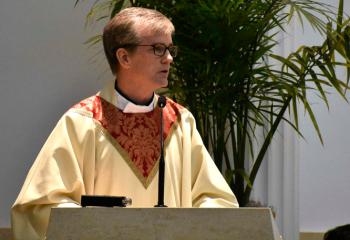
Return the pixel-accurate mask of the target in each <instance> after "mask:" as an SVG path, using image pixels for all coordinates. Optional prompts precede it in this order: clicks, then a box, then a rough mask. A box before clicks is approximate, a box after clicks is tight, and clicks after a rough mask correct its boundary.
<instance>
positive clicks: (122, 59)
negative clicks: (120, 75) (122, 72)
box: [115, 48, 131, 68]
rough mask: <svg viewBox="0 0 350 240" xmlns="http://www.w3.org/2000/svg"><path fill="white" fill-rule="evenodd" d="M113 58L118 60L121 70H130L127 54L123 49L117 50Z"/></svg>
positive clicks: (129, 60)
mask: <svg viewBox="0 0 350 240" xmlns="http://www.w3.org/2000/svg"><path fill="white" fill-rule="evenodd" d="M115 56H116V58H117V59H118V62H119V65H120V66H121V67H123V68H130V64H131V59H130V55H129V52H128V51H127V50H126V49H124V48H119V49H118V50H117V51H116V52H115Z"/></svg>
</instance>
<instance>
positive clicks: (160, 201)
mask: <svg viewBox="0 0 350 240" xmlns="http://www.w3.org/2000/svg"><path fill="white" fill-rule="evenodd" d="M165 105H166V98H165V97H164V96H159V98H158V107H159V108H160V158H159V171H158V176H159V177H158V204H157V205H155V207H168V206H166V205H164V172H165V162H164V139H163V128H164V122H163V108H164V107H165Z"/></svg>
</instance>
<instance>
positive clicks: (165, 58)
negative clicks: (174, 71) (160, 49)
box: [163, 49, 174, 64]
mask: <svg viewBox="0 0 350 240" xmlns="http://www.w3.org/2000/svg"><path fill="white" fill-rule="evenodd" d="M163 61H164V63H169V64H170V63H172V62H173V61H174V58H173V56H171V54H170V52H169V50H168V49H167V50H166V52H165V54H164V56H163Z"/></svg>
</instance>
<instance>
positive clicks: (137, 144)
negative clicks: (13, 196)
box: [11, 7, 238, 240]
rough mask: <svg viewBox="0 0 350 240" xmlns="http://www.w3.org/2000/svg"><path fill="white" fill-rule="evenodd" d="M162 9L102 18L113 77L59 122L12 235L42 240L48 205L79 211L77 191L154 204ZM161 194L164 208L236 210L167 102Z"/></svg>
mask: <svg viewBox="0 0 350 240" xmlns="http://www.w3.org/2000/svg"><path fill="white" fill-rule="evenodd" d="M173 33H174V26H173V24H172V23H171V22H170V20H169V19H167V18H166V17H165V16H164V15H162V14H161V13H159V12H158V11H155V10H150V9H145V8H135V7H133V8H126V9H124V10H122V11H121V12H119V13H118V14H117V15H116V16H115V17H114V18H113V19H111V20H110V21H109V23H108V24H107V25H106V27H105V29H104V32H103V45H104V50H105V54H106V57H107V60H108V62H109V64H110V67H111V70H112V72H113V74H114V75H115V79H113V80H111V81H109V82H108V84H107V85H106V86H105V87H104V88H103V89H102V90H101V91H99V92H98V93H97V94H96V95H94V96H92V97H89V98H87V99H85V100H82V101H81V102H79V103H77V104H75V105H74V106H73V107H72V108H70V109H69V110H68V111H67V112H66V113H65V114H64V115H63V116H62V118H61V119H60V120H59V121H58V123H57V125H56V127H55V128H54V130H53V131H52V133H51V134H50V136H49V137H48V139H47V141H46V143H45V144H44V146H43V148H42V149H41V151H40V153H39V154H38V157H37V159H36V160H35V162H34V164H33V166H32V168H31V169H30V171H29V173H28V176H27V178H26V180H25V183H24V185H23V187H22V190H21V192H20V194H19V196H18V198H17V200H16V201H15V203H14V205H13V207H12V212H11V217H12V229H13V235H14V238H15V239H16V240H19V239H26V240H32V239H33V240H34V239H45V234H46V230H47V224H48V219H49V216H50V209H51V208H52V207H80V198H81V195H111V196H127V197H130V198H131V199H132V201H133V205H132V207H153V206H154V205H155V204H156V203H157V196H158V195H157V193H158V181H157V180H158V162H159V156H160V141H159V139H160V134H161V131H160V126H161V123H160V117H159V116H160V108H159V107H158V106H157V101H158V95H157V94H155V90H157V89H159V88H161V87H166V86H167V84H168V80H167V79H168V74H169V69H170V65H171V63H172V62H173V58H174V57H175V56H176V54H177V48H176V46H174V45H173V42H172V34H173ZM163 122H164V132H163V139H164V148H165V149H164V156H165V191H164V196H165V199H164V202H165V204H166V205H167V206H169V207H238V203H237V200H236V198H235V196H234V194H233V193H232V191H231V190H230V188H229V186H228V185H227V183H226V181H225V180H224V178H223V177H222V175H221V173H220V172H219V170H218V169H217V167H216V166H215V164H214V162H213V160H212V159H211V157H210V155H209V154H208V151H207V150H206V148H205V146H204V145H203V142H202V140H201V137H200V135H199V133H198V131H197V129H196V125H195V119H194V118H193V116H192V114H191V113H190V112H189V111H188V110H187V109H186V108H184V107H182V106H181V105H179V104H177V103H175V102H174V101H172V100H171V99H167V104H166V106H165V107H164V109H163Z"/></svg>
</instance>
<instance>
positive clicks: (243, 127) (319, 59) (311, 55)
mask: <svg viewBox="0 0 350 240" xmlns="http://www.w3.org/2000/svg"><path fill="white" fill-rule="evenodd" d="M79 1H81V0H76V4H77V3H78V2H79ZM126 6H142V7H148V8H156V9H157V10H160V11H161V12H162V13H164V14H165V15H167V16H168V17H170V18H171V19H172V21H173V23H174V25H175V28H176V35H175V36H174V42H175V43H176V45H178V46H179V48H180V51H181V52H180V54H179V55H180V56H179V57H178V58H177V59H176V61H175V63H174V66H173V68H172V74H171V77H170V81H169V89H168V90H167V92H168V94H170V95H171V96H172V97H173V98H174V99H176V101H178V102H180V103H182V104H184V105H185V106H187V107H188V108H189V109H190V111H191V112H192V113H193V115H194V117H195V118H196V121H197V127H198V129H199V132H200V134H201V136H202V138H203V141H204V143H205V145H206V146H207V147H208V149H210V152H211V153H212V155H213V158H214V160H215V163H216V165H217V166H218V168H219V169H220V170H221V171H225V172H224V174H225V177H226V180H227V181H228V183H229V184H230V186H231V188H232V190H233V191H234V193H235V194H236V196H237V198H238V201H239V203H240V205H241V206H244V205H246V204H247V203H248V201H249V197H250V193H251V190H252V185H253V183H254V180H255V177H256V175H257V172H258V170H259V167H260V165H261V163H262V161H263V159H264V156H265V154H266V151H267V149H268V147H269V144H270V142H271V139H272V138H273V136H274V134H275V133H276V129H277V127H278V126H279V124H280V123H281V122H282V121H285V122H287V123H288V124H290V125H291V126H292V127H293V128H294V129H295V131H296V132H298V134H300V135H301V133H300V131H299V127H298V108H300V107H302V108H304V109H305V113H306V114H307V115H308V116H309V117H310V119H311V121H312V123H313V126H314V128H315V130H316V133H317V134H318V136H319V139H320V141H321V142H322V141H323V140H322V136H321V132H320V130H319V127H318V124H317V121H316V117H315V116H314V113H313V109H312V105H311V104H310V103H309V101H308V94H310V92H311V91H315V92H316V93H318V94H319V96H320V99H321V100H322V101H323V102H324V103H325V104H326V105H327V106H328V101H327V89H328V88H334V89H335V90H336V91H337V92H338V93H339V94H340V95H341V96H342V97H344V99H345V100H346V90H347V89H348V86H349V76H350V68H349V66H350V65H349V63H350V62H349V61H350V42H349V39H350V27H349V24H348V23H349V19H346V20H344V18H343V16H344V14H343V0H340V1H339V7H338V13H337V14H336V13H334V11H333V9H332V8H331V6H329V5H326V4H322V3H318V2H315V1H312V0H191V1H188V0H176V1H175V0H172V1H170V0H133V1H127V0H96V1H95V3H94V4H93V5H92V7H91V10H90V12H89V13H88V15H87V21H88V22H90V21H92V22H94V21H100V20H103V19H105V18H110V17H113V16H114V15H115V14H116V13H117V12H119V11H120V10H121V9H122V8H123V7H126ZM294 16H296V17H298V18H299V20H300V21H301V22H302V23H303V22H305V21H306V22H308V23H309V24H311V26H312V27H313V28H314V29H315V30H316V31H318V33H320V34H321V35H322V36H324V42H323V43H322V44H321V45H319V46H300V47H299V48H298V50H297V51H295V52H293V53H291V54H289V56H286V57H284V56H280V55H277V54H274V52H273V48H274V47H275V46H277V45H278V44H279V42H278V41H276V35H277V33H278V32H279V31H283V30H284V28H285V26H286V25H287V24H288V23H289V21H290V20H291V19H292V17H294ZM99 40H100V36H95V37H92V38H91V39H90V40H89V41H88V43H89V44H92V45H93V44H96V43H97V42H99ZM271 59H273V60H274V62H275V63H276V62H277V63H279V64H275V65H273V64H271ZM337 67H345V68H346V69H347V72H348V75H347V80H346V81H342V80H339V79H338V77H337V75H336V68H337ZM286 112H288V113H289V115H287V114H286ZM259 129H263V130H264V132H265V133H266V134H265V136H264V140H263V141H262V142H259V143H258V145H257V146H258V149H253V145H254V144H253V142H254V141H257V138H256V132H257V130H259ZM247 149H248V150H249V151H247ZM256 150H257V151H256ZM254 152H257V154H255V155H254ZM248 154H249V156H248ZM249 158H252V159H253V165H252V168H251V169H248V168H247V167H246V166H247V164H246V162H247V161H248V159H249Z"/></svg>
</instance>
